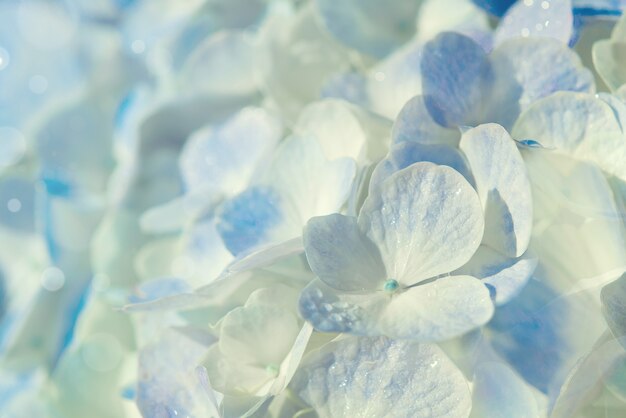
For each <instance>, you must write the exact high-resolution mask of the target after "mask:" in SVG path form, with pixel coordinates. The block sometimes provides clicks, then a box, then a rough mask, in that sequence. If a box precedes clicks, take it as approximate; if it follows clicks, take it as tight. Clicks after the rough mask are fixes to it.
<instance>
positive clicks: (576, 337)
mask: <svg viewBox="0 0 626 418" xmlns="http://www.w3.org/2000/svg"><path fill="white" fill-rule="evenodd" d="M604 329H605V326H604V321H603V319H602V317H601V315H600V314H599V310H598V304H597V302H596V301H595V300H594V298H593V297H591V296H590V295H589V294H587V293H584V292H580V293H576V294H571V295H564V296H561V295H560V293H558V292H557V290H556V287H555V286H552V285H549V284H548V283H547V281H546V280H545V279H543V280H541V281H540V280H538V279H536V278H531V280H529V282H528V284H527V285H526V287H525V288H524V289H523V290H522V292H521V293H520V294H519V295H518V296H517V297H515V298H513V299H512V300H511V301H510V302H509V303H507V304H506V305H503V306H500V307H499V308H498V309H497V310H496V312H495V314H494V317H493V319H492V320H491V321H490V322H489V324H488V326H487V332H486V334H485V335H486V336H487V337H488V338H489V340H490V342H491V344H492V346H493V348H494V349H495V351H496V352H497V353H498V354H499V355H501V356H502V357H503V358H504V359H506V360H507V361H508V362H509V364H510V365H511V366H512V367H513V368H514V369H515V370H516V371H517V373H519V374H520V376H522V377H523V378H524V379H525V380H526V381H527V382H528V383H530V384H531V385H533V386H535V387H536V388H537V389H539V390H540V391H542V392H543V393H546V394H548V395H549V396H551V397H552V398H554V397H555V396H556V392H558V390H559V388H560V387H561V384H562V382H563V381H564V379H565V377H566V374H567V373H568V372H569V370H570V368H571V367H573V366H574V365H575V363H576V362H577V361H578V359H579V358H580V357H581V356H582V355H584V353H586V352H587V351H588V350H589V349H590V348H591V346H592V345H593V343H594V342H595V341H596V339H597V338H598V337H599V336H600V334H601V333H602V332H603V330H604Z"/></svg>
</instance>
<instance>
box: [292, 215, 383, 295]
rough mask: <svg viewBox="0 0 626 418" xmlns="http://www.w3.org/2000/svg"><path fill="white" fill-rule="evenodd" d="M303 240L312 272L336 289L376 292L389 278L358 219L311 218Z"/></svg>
mask: <svg viewBox="0 0 626 418" xmlns="http://www.w3.org/2000/svg"><path fill="white" fill-rule="evenodd" d="M303 240H304V249H305V251H306V257H307V260H308V261H309V265H310V266H311V270H313V272H314V273H315V274H316V275H317V276H318V277H319V278H320V279H321V280H322V281H324V283H326V284H328V285H329V286H332V287H333V288H335V289H339V290H347V291H363V290H375V289H376V287H378V286H379V285H380V283H381V282H382V281H384V280H385V278H386V274H385V267H384V265H383V262H382V260H381V258H380V253H379V252H378V249H377V248H376V246H375V245H374V244H373V243H372V242H371V241H370V240H369V239H368V238H367V237H366V236H365V235H364V234H363V232H361V230H360V229H359V227H358V224H357V219H356V218H354V217H351V216H343V215H339V214H334V215H327V216H321V217H315V218H311V219H310V220H309V222H308V223H307V225H306V228H305V230H304V236H303Z"/></svg>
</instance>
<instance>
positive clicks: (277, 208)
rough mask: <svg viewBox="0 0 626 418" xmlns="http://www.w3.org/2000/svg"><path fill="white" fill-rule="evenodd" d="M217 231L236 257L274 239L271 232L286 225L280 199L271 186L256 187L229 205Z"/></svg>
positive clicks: (223, 211) (224, 208)
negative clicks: (281, 225)
mask: <svg viewBox="0 0 626 418" xmlns="http://www.w3.org/2000/svg"><path fill="white" fill-rule="evenodd" d="M218 216H219V222H218V224H217V230H218V232H219V233H220V235H221V237H222V239H223V240H224V244H225V245H226V248H228V250H229V251H231V252H232V253H233V254H235V255H237V254H241V253H243V252H246V251H247V250H249V249H251V248H253V247H255V246H257V245H259V244H261V243H263V242H266V241H267V240H269V239H271V235H270V234H271V230H272V229H273V228H274V227H276V226H279V225H280V224H281V223H282V222H284V218H283V217H284V214H283V212H282V210H281V197H280V195H279V194H278V193H277V191H276V190H274V189H272V188H270V187H262V186H257V187H253V188H250V189H248V190H246V191H245V192H243V193H241V194H240V195H239V196H237V197H235V198H234V199H232V200H230V201H228V202H226V203H225V204H224V206H223V207H222V208H221V210H220V212H219V215H218Z"/></svg>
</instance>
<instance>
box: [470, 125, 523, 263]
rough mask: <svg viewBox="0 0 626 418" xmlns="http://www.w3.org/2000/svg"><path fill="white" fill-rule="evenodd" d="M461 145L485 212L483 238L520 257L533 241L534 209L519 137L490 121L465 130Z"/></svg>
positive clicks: (486, 241)
mask: <svg viewBox="0 0 626 418" xmlns="http://www.w3.org/2000/svg"><path fill="white" fill-rule="evenodd" d="M460 147H461V150H462V151H463V152H464V153H465V156H466V157H467V160H468V162H469V164H470V167H471V168H472V174H473V175H474V179H475V180H476V188H477V190H478V195H479V196H480V200H481V202H482V204H483V210H484V212H485V220H486V221H485V235H484V236H483V242H484V243H485V244H487V245H490V246H491V247H492V248H494V249H496V250H499V251H502V252H503V253H504V254H506V255H508V256H510V257H519V256H520V255H522V254H523V253H524V252H525V251H526V248H527V247H528V242H529V241H530V233H531V231H532V220H533V212H532V196H531V193H530V182H529V180H528V174H527V172H526V166H525V164H524V161H523V160H522V156H521V155H520V153H519V151H518V149H517V146H516V145H515V141H513V140H512V139H511V137H510V136H509V134H508V133H507V132H506V131H505V130H504V128H503V127H501V126H500V125H496V124H486V125H480V126H478V127H477V128H474V129H471V130H469V131H467V132H465V133H464V134H463V136H462V137H461V143H460Z"/></svg>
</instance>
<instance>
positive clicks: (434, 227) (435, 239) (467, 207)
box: [359, 162, 484, 285]
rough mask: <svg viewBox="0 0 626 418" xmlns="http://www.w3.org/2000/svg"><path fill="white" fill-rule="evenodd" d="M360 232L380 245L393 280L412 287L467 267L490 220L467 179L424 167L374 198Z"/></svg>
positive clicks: (394, 179)
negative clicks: (485, 223) (485, 221)
mask: <svg viewBox="0 0 626 418" xmlns="http://www.w3.org/2000/svg"><path fill="white" fill-rule="evenodd" d="M359 227H360V228H361V229H362V230H363V231H364V232H366V233H367V236H368V237H369V238H370V239H371V240H372V241H373V242H374V244H376V245H377V246H378V248H379V250H380V253H381V255H382V259H383V262H384V263H385V267H386V270H387V275H388V278H392V279H395V280H397V281H398V282H400V283H401V284H403V285H412V284H415V283H418V282H420V281H423V280H425V279H428V278H430V277H434V276H437V275H439V274H443V273H448V272H450V271H452V270H455V269H457V268H459V267H460V266H462V265H463V264H465V263H466V262H467V261H468V260H469V259H470V258H471V256H472V255H473V254H474V252H475V251H476V249H477V248H478V245H480V240H481V239H482V235H483V229H484V220H483V214H482V209H481V207H480V201H479V199H478V195H477V194H476V192H475V190H474V189H473V188H472V186H470V184H469V183H468V182H467V180H465V178H463V176H461V175H460V174H459V173H457V172H456V171H454V170H453V169H452V168H450V167H446V166H437V165H434V164H432V163H428V162H420V163H415V164H413V165H411V166H409V167H407V168H405V169H403V170H400V171H398V172H396V173H395V174H393V175H391V176H390V177H389V178H387V179H386V180H385V181H384V182H383V183H382V184H381V186H380V190H379V191H378V192H376V193H373V194H370V195H369V196H368V198H367V199H366V201H365V203H364V204H363V207H362V208H361V213H360V214H359Z"/></svg>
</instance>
